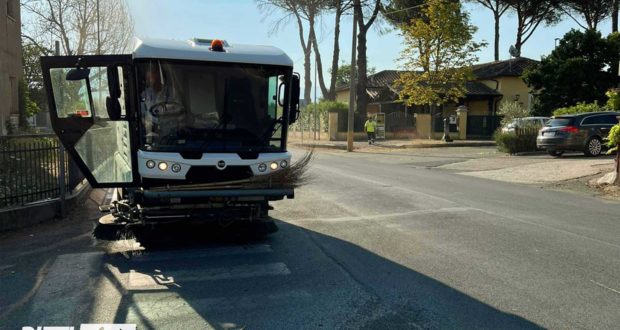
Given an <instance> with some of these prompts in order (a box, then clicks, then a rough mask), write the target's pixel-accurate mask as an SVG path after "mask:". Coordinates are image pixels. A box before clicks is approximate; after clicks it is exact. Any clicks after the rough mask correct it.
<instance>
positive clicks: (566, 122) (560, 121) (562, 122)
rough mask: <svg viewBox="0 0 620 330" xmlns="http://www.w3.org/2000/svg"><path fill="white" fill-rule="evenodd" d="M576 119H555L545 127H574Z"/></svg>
mask: <svg viewBox="0 0 620 330" xmlns="http://www.w3.org/2000/svg"><path fill="white" fill-rule="evenodd" d="M573 121H574V119H573V118H553V119H550V120H549V121H548V122H547V123H546V124H545V127H563V126H570V125H572V123H573Z"/></svg>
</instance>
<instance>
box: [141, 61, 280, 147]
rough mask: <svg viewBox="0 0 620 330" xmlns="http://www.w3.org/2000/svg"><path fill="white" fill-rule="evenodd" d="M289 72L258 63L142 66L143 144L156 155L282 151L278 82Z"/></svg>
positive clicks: (156, 64) (147, 63) (163, 63)
mask: <svg viewBox="0 0 620 330" xmlns="http://www.w3.org/2000/svg"><path fill="white" fill-rule="evenodd" d="M289 70H290V69H287V68H278V67H265V66H257V65H252V66H250V65H240V64H237V65H231V64H224V65H222V64H203V63H201V64H185V63H170V62H166V61H159V60H153V61H148V62H146V63H142V64H139V65H138V76H139V78H140V79H139V82H140V87H139V88H140V109H141V111H140V113H141V116H142V123H143V125H142V140H143V141H142V142H143V146H144V148H145V149H146V150H152V151H178V150H193V151H198V150H200V151H205V152H208V151H212V152H238V151H254V152H259V151H263V152H264V151H279V150H281V148H282V136H283V135H282V132H281V131H282V126H283V125H282V123H283V121H282V118H284V117H283V115H284V113H283V111H284V109H283V108H282V107H281V106H280V105H279V104H278V102H277V101H278V93H279V92H280V93H283V89H282V90H281V89H280V88H279V86H280V84H281V83H283V82H285V81H287V77H289V76H290V73H289Z"/></svg>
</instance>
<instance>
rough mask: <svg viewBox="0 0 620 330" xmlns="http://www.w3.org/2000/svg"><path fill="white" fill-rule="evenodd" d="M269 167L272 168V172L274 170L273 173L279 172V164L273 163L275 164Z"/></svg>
mask: <svg viewBox="0 0 620 330" xmlns="http://www.w3.org/2000/svg"><path fill="white" fill-rule="evenodd" d="M269 167H271V170H272V171H275V170H277V169H278V163H276V162H273V163H271V165H269Z"/></svg>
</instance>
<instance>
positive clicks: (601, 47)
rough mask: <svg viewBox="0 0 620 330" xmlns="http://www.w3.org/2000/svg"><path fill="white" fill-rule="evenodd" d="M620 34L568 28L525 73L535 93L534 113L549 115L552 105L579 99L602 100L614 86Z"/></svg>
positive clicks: (619, 55) (605, 99)
mask: <svg viewBox="0 0 620 330" xmlns="http://www.w3.org/2000/svg"><path fill="white" fill-rule="evenodd" d="M619 61H620V37H619V36H618V34H611V35H609V36H608V37H607V38H603V37H602V36H601V34H600V33H599V32H597V31H592V30H587V31H585V32H582V31H577V30H571V31H570V32H568V33H567V34H566V35H564V37H563V38H562V40H561V41H560V43H559V45H558V47H557V48H556V49H555V50H553V52H552V53H551V54H550V55H549V56H546V57H544V58H543V59H542V61H541V62H540V64H539V65H538V66H536V67H534V68H532V69H530V70H529V71H528V72H526V73H525V75H524V80H525V82H526V83H527V84H528V86H529V87H530V88H531V89H532V92H533V94H534V95H535V96H536V103H535V105H534V114H536V115H541V116H548V115H550V114H551V113H552V111H553V110H554V109H557V108H565V107H570V106H573V105H576V104H577V103H579V102H583V103H593V102H599V104H604V103H605V101H607V97H606V95H605V93H606V92H607V91H608V90H609V89H611V88H613V87H615V86H616V83H617V81H618V77H617V74H616V68H617V67H618V62H619Z"/></svg>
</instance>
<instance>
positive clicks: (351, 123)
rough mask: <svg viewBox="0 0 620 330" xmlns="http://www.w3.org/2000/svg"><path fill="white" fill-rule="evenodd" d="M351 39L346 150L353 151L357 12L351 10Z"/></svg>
mask: <svg viewBox="0 0 620 330" xmlns="http://www.w3.org/2000/svg"><path fill="white" fill-rule="evenodd" d="M352 39H353V41H352V44H353V45H352V46H351V74H350V75H351V78H350V80H351V81H350V83H351V85H350V86H349V113H348V115H347V152H353V134H354V133H353V130H354V128H355V127H354V120H355V116H354V115H353V114H354V111H355V85H356V83H355V80H357V75H356V73H357V68H356V67H355V59H356V57H357V54H356V50H357V12H356V11H355V10H353V38H352Z"/></svg>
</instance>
